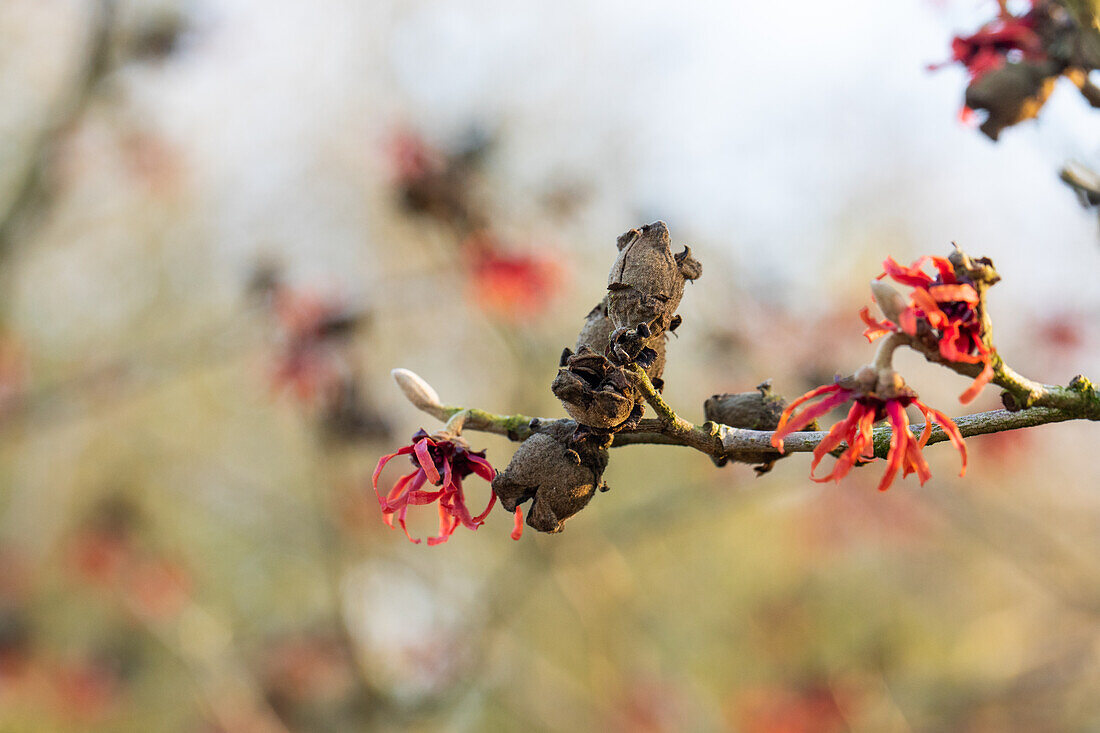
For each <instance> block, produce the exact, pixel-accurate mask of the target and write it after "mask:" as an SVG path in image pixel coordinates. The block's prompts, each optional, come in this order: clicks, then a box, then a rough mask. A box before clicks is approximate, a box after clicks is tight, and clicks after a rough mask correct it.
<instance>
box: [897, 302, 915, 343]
mask: <svg viewBox="0 0 1100 733" xmlns="http://www.w3.org/2000/svg"><path fill="white" fill-rule="evenodd" d="M918 313H919V312H918V311H917V309H916V308H913V307H911V306H910V307H909V308H906V309H905V310H903V311H902V312H901V315H900V316H899V317H898V324H899V325H900V326H901V330H902V331H905V332H906V333H907V334H909V335H910V336H916V335H917V315H918Z"/></svg>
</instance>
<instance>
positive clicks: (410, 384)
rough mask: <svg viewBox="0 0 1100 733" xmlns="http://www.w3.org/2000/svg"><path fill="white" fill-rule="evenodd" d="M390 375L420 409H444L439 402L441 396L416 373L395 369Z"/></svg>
mask: <svg viewBox="0 0 1100 733" xmlns="http://www.w3.org/2000/svg"><path fill="white" fill-rule="evenodd" d="M390 374H391V375H393V379H394V381H395V382H397V386H398V387H400V388H401V391H402V392H404V393H405V397H406V398H407V399H408V400H409V402H411V403H412V404H413V405H414V406H415V407H417V408H418V409H421V410H432V409H437V408H440V407H443V403H442V402H440V401H439V394H438V393H437V392H436V391H435V389H434V388H433V387H432V385H430V384H428V383H427V382H425V381H424V379H423V378H421V376H420V375H419V374H417V373H416V372H413V371H410V370H408V369H394V370H393V371H391V372H390Z"/></svg>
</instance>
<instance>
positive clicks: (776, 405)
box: [703, 380, 816, 474]
mask: <svg viewBox="0 0 1100 733" xmlns="http://www.w3.org/2000/svg"><path fill="white" fill-rule="evenodd" d="M786 406H787V401H786V400H784V399H783V398H782V397H780V396H779V395H776V394H772V385H771V380H768V381H766V382H764V383H763V384H760V385H759V386H757V388H756V390H755V391H752V392H738V393H734V394H716V395H714V396H712V397H709V398H708V399H707V401H706V402H704V403H703V414H704V415H705V416H706V418H707V420H711V421H713V422H716V423H722V424H724V425H729V426H730V427H734V428H746V429H748V430H775V429H776V427H778V425H779V417H780V415H782V414H783V410H784V408H786ZM811 429H816V425H815V426H814V427H813V428H811ZM781 457H782V454H781V453H779V451H773V450H762V451H755V452H752V453H746V454H743V455H739V456H737V458H736V460H737V461H739V462H742V463H755V464H759V465H757V466H754V468H755V469H756V472H757V473H760V474H764V473H767V472H768V471H770V470H771V468H772V466H773V465H774V464H775V462H776V461H777V460H779V458H781ZM728 460H729V458H727V457H722V458H715V459H714V463H715V465H718V466H724V465H726V462H727V461H728Z"/></svg>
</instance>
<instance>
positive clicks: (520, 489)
mask: <svg viewBox="0 0 1100 733" xmlns="http://www.w3.org/2000/svg"><path fill="white" fill-rule="evenodd" d="M575 428H576V425H575V424H573V423H571V422H568V421H562V422H559V423H556V424H555V425H553V426H552V427H551V428H550V430H549V431H548V432H545V433H536V434H535V435H532V436H531V437H530V438H528V439H527V440H525V441H523V444H522V445H521V446H520V447H519V450H517V451H516V453H515V455H513V456H512V461H511V463H509V464H508V467H507V468H506V469H504V471H502V472H500V473H498V474H497V476H496V478H495V479H493V491H494V492H495V493H496V495H497V497H498V498H499V499H500V503H501V504H503V505H504V508H505V509H507V510H508V511H515V509H516V507H517V506H518V505H520V504H522V503H524V502H525V501H527V500H528V499H531V500H532V503H531V506H530V508H529V509H528V510H527V524H528V525H529V526H531V527H533V528H535V529H537V530H538V531H540V532H560V531H561V530H562V525H563V523H564V522H565V520H566V519H568V518H569V517H571V516H573V515H574V514H576V513H577V512H579V511H580V510H581V509H583V508H584V507H585V506H586V505H587V504H588V502H589V500H591V498H592V495H593V494H595V493H596V489H597V488H599V487H600V478H601V477H602V476H603V472H604V469H605V468H606V467H607V443H608V441H607V440H606V439H601V438H598V437H595V436H593V437H590V438H588V439H586V440H582V441H573V440H572V438H571V436H572V435H573V433H574V430H575Z"/></svg>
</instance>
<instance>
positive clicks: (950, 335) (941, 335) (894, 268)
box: [859, 256, 993, 404]
mask: <svg viewBox="0 0 1100 733" xmlns="http://www.w3.org/2000/svg"><path fill="white" fill-rule="evenodd" d="M929 261H930V262H931V263H932V264H933V266H934V267H935V268H936V271H937V273H936V276H935V277H933V276H931V275H929V274H927V273H926V272H924V266H925V263H927V262H929ZM882 265H883V268H884V270H885V271H884V272H883V274H882V275H879V277H880V278H881V277H885V276H887V275H888V276H890V278H891V279H893V280H894V281H895V282H897V283H900V284H902V285H907V286H909V287H911V288H913V291H912V293H911V294H910V302H909V305H908V306H906V307H905V309H904V310H902V311H901V312H900V313H899V314H898V316H897V319H898V323H896V324H895V323H894V322H893V321H889V320H887V321H876V320H875V319H873V318H872V317H871V316H870V314H869V312H868V310H867V308H864V309H863V310H861V311H860V314H859V315H860V318H862V319H863V322H864V323H866V324H867V329H866V330H865V331H864V332H863V335H864V336H866V337H867V340H868V341H874V340H875V339H877V338H879V337H880V336H883V335H885V334H887V333H890V332H892V331H898V330H901V331H904V332H905V333H907V334H909V335H910V336H924V335H925V334H927V333H931V336H932V337H933V338H934V339H935V341H936V346H937V348H938V349H939V353H940V356H942V357H943V358H944V359H946V360H947V361H954V362H963V363H966V364H982V365H983V368H982V371H981V373H980V374H979V375H978V376H977V378H975V380H974V381H973V382H972V383H971V385H970V387H968V388H967V389H966V391H965V392H963V393H962V394H961V395H959V401H960V402H962V403H963V404H967V403H968V402H970V401H971V400H973V399H974V398H975V397H976V396H977V395H978V393H979V392H981V391H982V388H983V387H985V385H986V384H988V383H989V381H990V380H991V379H993V352H992V350H990V349H989V348H988V347H987V346H986V345H985V342H984V341H982V318H981V314H980V313H979V311H978V305H979V302H978V291H977V290H976V289H975V288H974V285H973V284H972V283H970V282H968V281H967V280H966V278H965V276H962V277H960V276H959V275H958V274H956V271H955V267H954V265H952V264H951V262H950V260H948V259H946V258H944V257H927V256H926V257H921V258H920V259H918V260H917V261H916V262H914V263H913V264H912V265H910V266H908V267H905V266H904V265H901V264H898V262H897V261H896V260H894V258H893V257H887V258H886V260H885V261H884V262H883V263H882ZM922 324H927V327H928V331H923V332H922V329H921V326H922Z"/></svg>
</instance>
